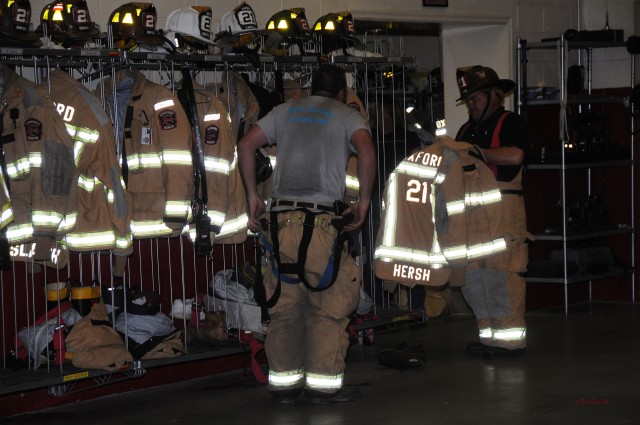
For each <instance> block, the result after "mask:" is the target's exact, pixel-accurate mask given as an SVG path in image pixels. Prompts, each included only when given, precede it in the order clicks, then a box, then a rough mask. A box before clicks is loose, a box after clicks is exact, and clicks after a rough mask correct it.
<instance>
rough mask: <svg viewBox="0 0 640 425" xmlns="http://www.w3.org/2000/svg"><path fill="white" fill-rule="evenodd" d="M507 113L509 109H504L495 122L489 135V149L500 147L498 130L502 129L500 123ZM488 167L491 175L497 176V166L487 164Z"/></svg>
mask: <svg viewBox="0 0 640 425" xmlns="http://www.w3.org/2000/svg"><path fill="white" fill-rule="evenodd" d="M508 114H509V111H504V113H503V114H502V115H501V116H500V118H498V122H497V123H496V127H495V128H494V129H493V136H492V137H491V149H495V148H499V147H500V130H502V123H503V122H504V119H505V118H506V117H507V115H508ZM489 168H491V171H493V175H494V176H496V177H498V166H497V165H495V164H489Z"/></svg>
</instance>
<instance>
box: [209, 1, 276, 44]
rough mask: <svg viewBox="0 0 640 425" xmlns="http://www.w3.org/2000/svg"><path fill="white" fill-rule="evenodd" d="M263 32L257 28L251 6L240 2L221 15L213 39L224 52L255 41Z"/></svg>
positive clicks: (256, 21)
mask: <svg viewBox="0 0 640 425" xmlns="http://www.w3.org/2000/svg"><path fill="white" fill-rule="evenodd" d="M263 34H264V30H261V29H259V27H258V20H257V19H256V14H255V13H254V11H253V8H251V6H249V5H248V4H247V3H245V2H242V3H241V4H239V5H238V6H236V8H235V9H233V10H231V11H229V12H227V13H225V14H224V15H222V18H221V19H220V24H219V25H218V32H217V33H216V36H215V41H216V43H217V44H219V45H220V46H221V47H222V48H223V50H225V53H226V52H229V51H231V50H233V49H237V48H239V47H243V46H247V45H249V44H252V43H255V42H256V41H257V39H258V38H259V37H261V36H262V35H263Z"/></svg>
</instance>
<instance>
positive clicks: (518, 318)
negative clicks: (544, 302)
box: [456, 65, 532, 359]
mask: <svg viewBox="0 0 640 425" xmlns="http://www.w3.org/2000/svg"><path fill="white" fill-rule="evenodd" d="M456 79H457V82H458V88H459V90H460V98H459V99H458V101H459V102H461V103H464V104H465V105H466V106H467V109H468V112H469V120H468V121H467V122H466V123H465V124H464V125H463V126H462V127H461V128H460V129H459V130H458V134H457V136H456V140H458V141H465V142H468V143H471V144H473V145H477V146H478V147H479V148H480V151H481V153H482V155H483V156H484V159H485V162H487V163H488V164H489V167H490V168H491V170H492V171H493V173H494V175H495V176H496V180H497V182H498V187H499V188H500V191H501V194H502V204H503V208H502V210H503V220H504V231H505V237H506V239H507V245H508V249H507V252H506V253H503V254H499V255H496V256H492V257H489V258H487V259H486V260H483V261H482V262H481V264H480V265H479V268H477V269H474V270H467V272H466V274H465V280H466V285H465V286H464V287H463V288H462V291H463V294H464V297H465V299H466V300H467V302H468V303H469V305H470V306H471V308H472V309H473V312H474V315H475V317H476V322H477V325H478V330H479V337H480V340H479V342H473V343H470V344H468V345H467V352H469V353H470V354H479V355H483V356H484V357H485V358H489V359H495V358H502V357H513V356H517V355H521V354H522V353H524V352H525V349H526V342H527V337H526V332H527V328H526V323H525V320H524V313H525V292H526V286H525V282H524V279H523V278H522V276H521V275H520V274H521V273H522V272H524V271H526V267H527V263H528V248H527V241H528V240H530V239H532V236H531V234H530V233H529V232H528V231H527V229H526V215H525V209H524V197H523V191H522V168H523V161H524V153H525V151H526V149H527V126H526V122H525V121H524V119H523V118H522V117H520V116H519V115H518V114H515V113H513V112H510V111H507V110H505V108H504V99H505V97H506V96H508V95H509V94H511V92H512V91H513V89H514V87H515V83H514V82H513V81H512V80H508V79H501V78H499V77H498V74H497V73H496V71H494V70H493V69H492V68H489V67H486V66H481V65H475V66H469V67H463V68H458V69H457V71H456Z"/></svg>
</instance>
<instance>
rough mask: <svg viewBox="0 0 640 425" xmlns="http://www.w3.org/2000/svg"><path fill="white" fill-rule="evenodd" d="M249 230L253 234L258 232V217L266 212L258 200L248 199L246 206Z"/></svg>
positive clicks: (260, 200)
mask: <svg viewBox="0 0 640 425" xmlns="http://www.w3.org/2000/svg"><path fill="white" fill-rule="evenodd" d="M247 208H248V210H249V211H248V213H249V223H248V224H249V229H251V230H252V231H254V232H258V231H260V216H262V214H263V213H264V212H265V211H266V210H267V208H266V206H265V205H264V202H263V201H262V199H260V198H255V199H250V200H249V205H248V207H247Z"/></svg>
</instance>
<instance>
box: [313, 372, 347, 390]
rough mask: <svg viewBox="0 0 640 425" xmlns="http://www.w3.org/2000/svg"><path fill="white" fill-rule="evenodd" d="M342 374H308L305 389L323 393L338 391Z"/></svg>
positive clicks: (340, 386)
mask: <svg viewBox="0 0 640 425" xmlns="http://www.w3.org/2000/svg"><path fill="white" fill-rule="evenodd" d="M343 376H344V375H343V374H339V375H333V376H330V375H321V374H318V373H308V374H307V383H306V387H307V388H309V389H312V390H318V391H324V392H326V391H327V390H334V391H335V390H339V389H340V388H342V379H343Z"/></svg>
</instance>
